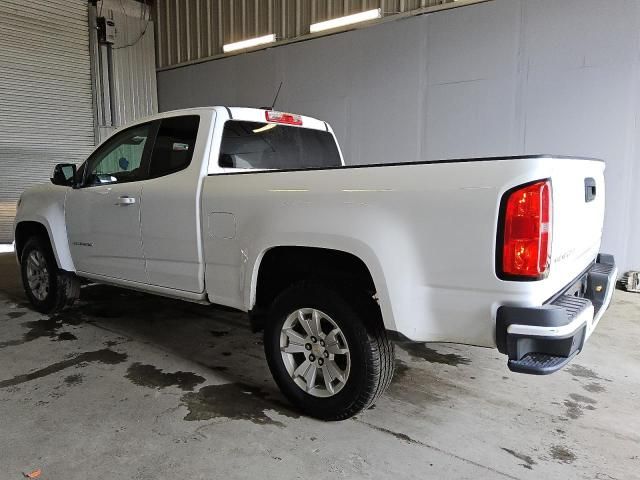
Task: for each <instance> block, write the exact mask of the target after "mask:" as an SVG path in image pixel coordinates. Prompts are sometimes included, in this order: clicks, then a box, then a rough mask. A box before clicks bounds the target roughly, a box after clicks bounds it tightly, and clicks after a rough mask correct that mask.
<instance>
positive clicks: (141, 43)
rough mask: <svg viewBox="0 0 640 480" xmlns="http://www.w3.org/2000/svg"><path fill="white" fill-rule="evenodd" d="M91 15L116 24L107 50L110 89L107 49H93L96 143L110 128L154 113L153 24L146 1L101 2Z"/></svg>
mask: <svg viewBox="0 0 640 480" xmlns="http://www.w3.org/2000/svg"><path fill="white" fill-rule="evenodd" d="M93 13H97V14H98V15H102V16H104V17H106V18H108V19H110V20H113V21H114V22H115V24H116V40H115V43H114V44H113V46H112V47H111V61H112V68H111V74H112V82H111V87H112V90H109V84H108V82H107V81H106V80H105V78H106V79H107V80H108V77H105V75H106V74H107V72H108V70H109V69H108V66H107V62H108V58H109V56H108V52H107V48H108V47H107V46H106V45H99V46H97V51H96V54H95V56H96V70H97V71H98V75H97V77H98V84H97V90H98V92H99V95H98V98H97V110H98V112H97V115H98V128H99V140H103V139H104V138H106V137H107V136H108V135H109V134H110V133H111V132H112V131H113V130H114V129H116V128H118V127H121V126H122V125H127V124H129V123H131V122H133V121H135V120H137V119H139V118H142V117H146V116H148V115H153V114H154V113H157V112H158V95H157V88H156V63H155V39H154V22H153V21H152V19H151V12H150V8H149V7H148V5H147V2H136V1H133V0H105V1H104V2H100V3H99V4H98V6H97V8H96V9H95V11H92V14H93ZM112 109H113V111H111V110H112Z"/></svg>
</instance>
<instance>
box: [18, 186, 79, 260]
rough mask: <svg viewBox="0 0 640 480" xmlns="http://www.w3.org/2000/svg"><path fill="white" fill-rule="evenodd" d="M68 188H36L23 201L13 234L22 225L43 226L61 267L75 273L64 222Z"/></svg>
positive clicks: (26, 193)
mask: <svg viewBox="0 0 640 480" xmlns="http://www.w3.org/2000/svg"><path fill="white" fill-rule="evenodd" d="M67 189H68V187H61V186H56V185H46V184H45V185H36V186H35V187H31V188H29V189H27V190H26V191H25V192H24V193H23V194H22V196H21V197H20V202H19V205H18V210H17V213H16V219H15V223H14V231H15V229H17V228H18V226H19V224H20V223H22V222H35V223H39V224H41V225H43V226H44V228H45V229H46V230H47V233H48V234H49V241H50V242H51V247H52V249H53V254H54V256H55V258H56V263H57V264H58V267H59V268H61V269H62V270H66V271H68V272H75V266H74V263H73V259H72V258H71V251H70V249H69V240H68V237H67V225H66V222H65V215H64V205H65V198H66V192H67Z"/></svg>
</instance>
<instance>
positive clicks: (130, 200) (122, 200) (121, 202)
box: [115, 195, 136, 207]
mask: <svg viewBox="0 0 640 480" xmlns="http://www.w3.org/2000/svg"><path fill="white" fill-rule="evenodd" d="M134 203H136V199H135V198H134V197H127V196H126V195H123V196H122V197H118V201H117V202H116V203H115V205H118V206H120V207H126V206H127V205H133V204H134Z"/></svg>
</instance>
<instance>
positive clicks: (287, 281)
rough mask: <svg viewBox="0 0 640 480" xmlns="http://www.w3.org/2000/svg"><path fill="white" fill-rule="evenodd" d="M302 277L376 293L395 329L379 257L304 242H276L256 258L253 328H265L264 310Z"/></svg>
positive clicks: (251, 308) (386, 320) (388, 323)
mask: <svg viewBox="0 0 640 480" xmlns="http://www.w3.org/2000/svg"><path fill="white" fill-rule="evenodd" d="M303 279H315V280H320V281H325V282H329V283H330V282H340V283H342V284H344V285H346V286H353V287H356V288H360V289H361V290H363V291H365V292H367V293H368V294H370V295H371V296H374V295H375V296H376V298H377V299H378V303H379V304H380V308H381V311H382V316H383V321H384V324H385V327H386V328H387V329H393V318H392V313H391V311H390V309H388V308H386V307H387V306H388V302H387V301H386V300H387V295H388V294H387V290H386V285H385V282H384V277H383V275H382V270H381V268H380V265H379V264H378V262H377V260H372V259H370V258H368V257H367V256H366V255H361V254H360V255H359V254H357V253H354V252H352V251H348V250H345V249H335V248H329V247H318V246H304V245H274V246H271V247H269V248H266V249H264V250H263V251H262V252H261V254H260V255H259V256H258V258H257V259H256V262H255V265H254V268H253V273H252V278H251V289H250V298H249V302H248V305H249V311H250V314H251V322H252V327H253V328H254V330H259V329H261V327H262V321H263V318H264V312H265V311H266V309H267V308H268V306H269V305H270V303H271V302H272V301H273V300H274V299H275V297H276V296H277V295H278V294H279V293H280V292H282V291H283V290H284V289H285V288H287V287H288V286H290V285H293V284H295V283H297V282H299V281H300V280H303Z"/></svg>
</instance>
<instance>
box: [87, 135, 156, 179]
mask: <svg viewBox="0 0 640 480" xmlns="http://www.w3.org/2000/svg"><path fill="white" fill-rule="evenodd" d="M151 131H152V126H151V124H150V123H147V124H144V125H136V126H135V127H131V128H128V129H126V130H124V131H122V132H120V133H118V134H116V135H115V136H114V137H113V138H111V139H110V140H108V141H107V142H106V143H105V144H104V145H103V146H101V147H100V148H99V149H98V150H96V151H95V152H94V153H93V155H91V157H89V159H88V160H87V163H86V165H85V166H83V168H82V173H83V174H84V173H85V172H84V170H85V168H86V177H85V181H84V185H85V186H91V185H102V184H105V183H124V182H134V181H137V180H143V179H144V178H145V177H146V175H145V172H144V170H145V168H144V162H143V159H144V152H145V148H146V147H147V145H148V143H149V142H148V140H149V137H150V135H151Z"/></svg>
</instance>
